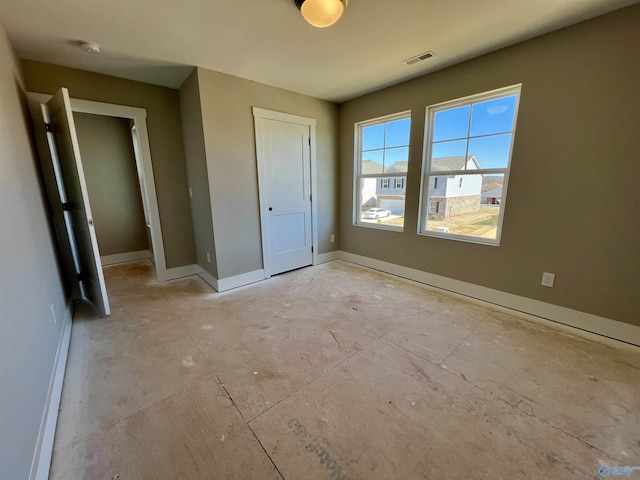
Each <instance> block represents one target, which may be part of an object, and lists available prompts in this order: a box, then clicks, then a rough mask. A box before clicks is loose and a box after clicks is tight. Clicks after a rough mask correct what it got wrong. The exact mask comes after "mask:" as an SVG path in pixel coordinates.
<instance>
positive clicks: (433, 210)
mask: <svg viewBox="0 0 640 480" xmlns="http://www.w3.org/2000/svg"><path fill="white" fill-rule="evenodd" d="M434 204H435V206H436V208H435V209H433V208H432V207H433V205H434ZM434 213H435V214H438V213H440V202H439V201H438V200H429V214H430V215H433V214H434Z"/></svg>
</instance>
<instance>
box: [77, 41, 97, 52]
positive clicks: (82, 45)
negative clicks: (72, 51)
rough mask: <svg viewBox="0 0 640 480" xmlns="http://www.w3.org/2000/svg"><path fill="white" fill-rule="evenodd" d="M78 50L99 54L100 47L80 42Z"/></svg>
mask: <svg viewBox="0 0 640 480" xmlns="http://www.w3.org/2000/svg"><path fill="white" fill-rule="evenodd" d="M80 48H81V49H82V50H84V51H85V52H87V53H100V45H98V44H97V43H93V42H81V43H80Z"/></svg>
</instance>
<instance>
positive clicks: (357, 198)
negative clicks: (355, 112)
mask: <svg viewBox="0 0 640 480" xmlns="http://www.w3.org/2000/svg"><path fill="white" fill-rule="evenodd" d="M405 118H408V119H409V121H410V125H409V130H411V123H412V122H411V110H406V111H404V112H398V113H394V114H391V115H385V116H382V117H377V118H372V119H370V120H365V121H363V122H357V123H356V124H355V126H354V163H355V168H354V175H353V178H354V181H353V225H355V226H357V227H366V228H375V229H378V230H392V231H395V232H403V231H404V227H399V226H396V225H385V224H384V223H368V222H361V218H360V216H361V208H360V207H361V205H362V198H361V195H362V191H361V188H360V183H361V182H360V181H361V180H362V179H363V178H376V179H378V178H381V179H382V180H381V181H382V182H384V180H387V181H388V182H389V183H388V185H389V186H390V185H391V180H390V179H391V178H396V177H406V176H407V172H398V173H388V172H387V173H385V172H383V173H376V174H366V175H363V174H362V173H361V172H360V168H361V164H360V160H361V152H362V130H363V129H364V128H365V127H370V126H372V125H378V124H381V123H387V122H393V121H395V120H402V119H405ZM409 137H411V135H409ZM407 147H408V148H409V155H408V157H407V160H408V159H409V158H410V156H411V139H409V144H408V145H407ZM393 148H397V147H393ZM380 188H381V189H382V188H385V187H384V186H383V185H382V184H381V185H380ZM386 188H389V187H386ZM405 208H406V198H405ZM405 216H406V210H405Z"/></svg>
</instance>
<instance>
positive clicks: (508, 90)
mask: <svg viewBox="0 0 640 480" xmlns="http://www.w3.org/2000/svg"><path fill="white" fill-rule="evenodd" d="M521 90H522V84H516V85H510V86H508V87H504V88H498V89H496V90H491V91H488V92H483V93H479V94H476V95H469V96H467V97H463V98H458V99H455V100H451V101H447V102H442V103H438V104H435V105H430V106H428V107H427V109H426V118H425V126H424V145H423V155H422V159H423V161H422V181H421V182H420V183H421V186H420V209H419V210H420V217H419V220H420V221H419V222H418V234H419V235H426V236H429V237H440V238H447V239H450V240H458V241H462V242H469V243H478V244H482V245H491V246H499V245H500V239H501V237H502V222H503V220H504V211H505V207H506V196H507V190H508V183H509V172H510V170H511V157H512V153H513V142H514V139H515V136H516V125H517V123H518V109H519V106H520V95H521ZM511 95H516V97H517V99H516V105H515V112H514V119H513V129H512V130H511V145H510V147H509V158H508V162H507V166H506V168H483V169H480V170H473V171H468V170H467V171H450V172H440V171H439V172H437V173H436V172H434V173H433V174H430V173H429V172H430V170H431V146H432V143H433V138H432V137H433V128H432V126H433V123H434V118H435V114H436V112H439V111H442V110H449V109H451V108H456V107H461V106H464V105H469V104H472V103H479V102H483V101H487V100H491V99H493V98H500V97H506V96H511ZM468 138H469V137H467V139H468ZM466 156H467V157H468V155H466ZM467 172H469V173H467ZM461 174H464V175H472V174H482V175H500V174H502V175H504V182H503V186H502V198H501V201H500V215H499V217H498V229H497V233H496V238H495V239H492V238H483V237H475V236H471V235H458V234H455V233H448V232H438V231H431V230H427V229H426V226H427V219H428V216H429V215H430V214H431V212H430V210H431V209H430V205H429V188H428V187H429V181H430V179H431V178H433V177H442V176H452V175H455V176H457V175H461ZM460 180H462V179H460Z"/></svg>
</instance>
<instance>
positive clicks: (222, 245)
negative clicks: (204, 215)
mask: <svg viewBox="0 0 640 480" xmlns="http://www.w3.org/2000/svg"><path fill="white" fill-rule="evenodd" d="M197 75H198V83H199V89H200V99H201V105H202V122H203V128H204V139H205V148H206V156H207V168H208V174H209V185H210V189H211V209H212V213H213V223H214V233H215V244H216V255H217V267H218V273H219V278H228V277H232V276H234V275H239V274H242V273H246V272H251V271H254V270H259V269H261V268H263V264H262V242H261V233H260V212H259V200H258V173H257V163H256V144H255V131H254V123H253V122H254V121H253V112H252V107H260V108H265V109H269V110H275V111H279V112H283V113H290V114H293V115H299V116H303V117H310V118H314V119H316V121H317V129H316V132H317V150H316V152H317V157H316V158H317V172H318V175H317V184H318V191H317V198H316V199H315V201H316V205H317V207H318V237H319V246H318V247H319V248H318V251H319V252H320V253H326V252H329V251H331V250H335V249H336V248H337V242H336V243H333V244H332V243H330V240H329V238H330V235H331V234H332V233H334V234H336V235H337V234H338V231H337V229H338V210H337V208H338V204H337V199H338V195H339V193H338V164H337V150H336V149H337V125H338V123H337V122H338V107H337V105H336V104H334V103H331V102H327V101H324V100H318V99H315V98H312V97H308V96H305V95H301V94H298V93H294V92H291V91H288V90H283V89H280V88H276V87H272V86H269V85H264V84H261V83H257V82H254V81H250V80H245V79H242V78H239V77H234V76H231V75H226V74H223V73H219V72H214V71H211V70H207V69H203V68H198V69H197Z"/></svg>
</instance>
